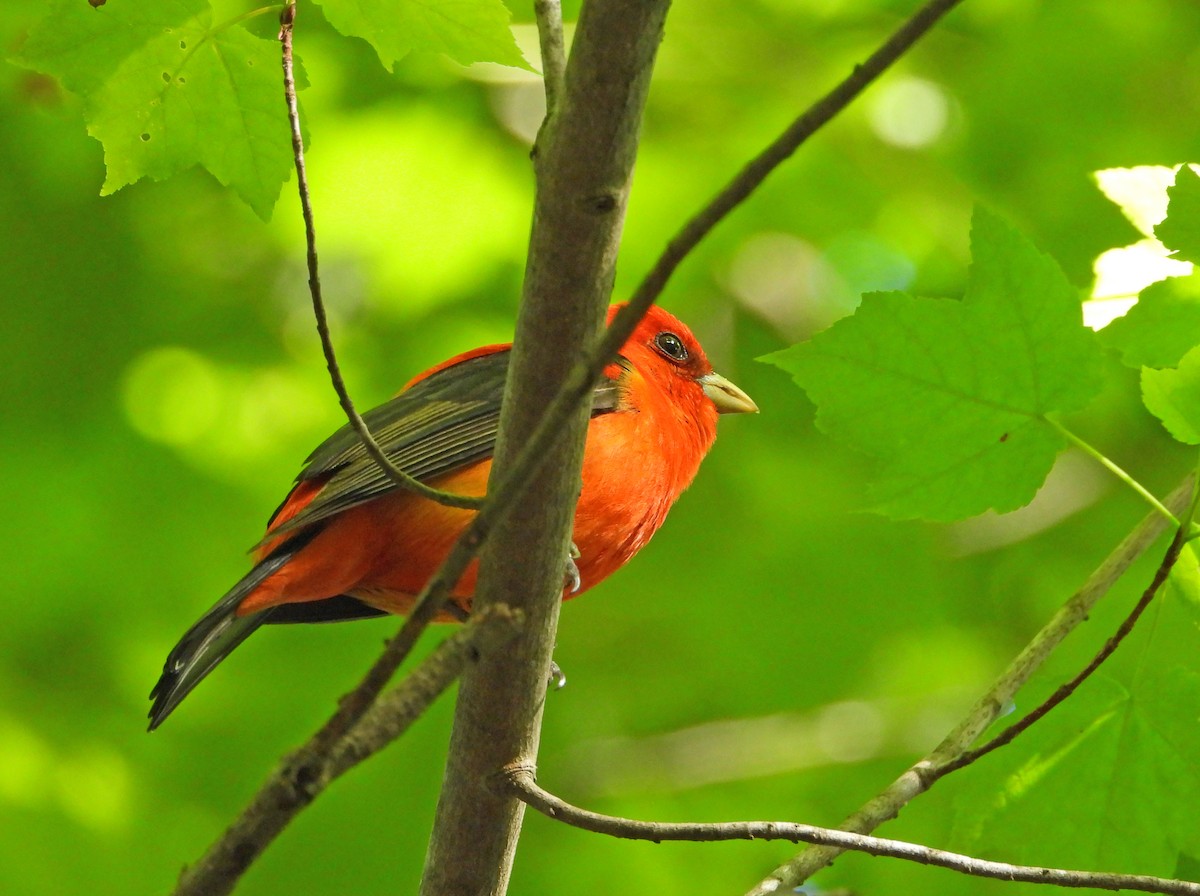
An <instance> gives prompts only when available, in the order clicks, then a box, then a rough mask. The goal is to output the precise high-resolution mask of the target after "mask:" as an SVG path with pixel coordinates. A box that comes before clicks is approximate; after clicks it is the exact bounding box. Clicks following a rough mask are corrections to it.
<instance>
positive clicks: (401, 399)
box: [150, 306, 757, 728]
mask: <svg viewBox="0 0 1200 896" xmlns="http://www.w3.org/2000/svg"><path fill="white" fill-rule="evenodd" d="M618 307H619V306H614V307H613V308H611V309H610V310H609V319H610V320H611V318H612V315H613V314H614V313H615V312H616V310H617V308H618ZM509 348H510V346H509V345H493V346H485V347H483V348H479V349H474V350H473V351H470V352H466V353H464V354H461V355H458V356H457V357H455V358H451V359H450V360H448V361H446V362H443V363H442V364H438V365H436V366H435V367H433V368H430V369H429V370H428V371H426V372H424V373H422V374H420V375H419V376H417V377H415V378H414V379H413V380H412V381H411V382H409V383H408V385H406V386H405V388H404V390H403V391H401V393H400V394H399V395H397V397H396V398H395V399H393V400H392V401H391V402H388V403H387V404H385V405H382V406H381V407H380V408H377V409H375V410H374V411H372V412H369V413H368V414H367V415H366V419H367V422H368V425H370V427H371V430H372V433H373V434H374V435H375V437H376V440H377V441H379V442H380V444H381V446H382V447H383V448H384V450H385V451H386V452H387V453H388V456H389V457H390V458H392V459H393V462H394V463H397V464H398V465H399V466H400V467H401V468H403V469H405V470H406V472H410V473H411V474H412V475H415V476H418V478H421V479H422V480H423V481H427V482H429V483H430V484H431V485H434V486H436V487H438V488H441V489H444V490H448V491H453V492H458V493H460V494H466V495H482V494H483V493H484V491H485V488H486V485H487V477H488V473H489V472H490V470H491V447H492V445H493V444H494V435H495V423H496V420H497V419H498V416H499V396H500V394H501V392H502V389H503V378H504V373H505V371H506V368H507V354H508V350H509ZM755 410H757V408H756V407H755V406H754V403H753V402H752V401H751V400H750V399H749V398H748V397H747V396H746V395H745V393H743V392H741V390H739V389H738V388H737V387H736V386H734V385H733V384H732V383H729V382H728V381H727V380H725V379H723V378H721V377H719V376H717V375H716V374H714V373H713V371H712V367H711V366H710V364H709V362H708V359H707V358H706V357H705V355H704V351H703V349H701V347H700V345H699V343H698V342H697V341H696V339H695V337H694V336H693V335H692V333H691V331H690V330H689V329H688V328H687V327H686V326H684V325H683V324H682V323H681V322H680V321H678V320H676V319H675V318H674V317H672V316H671V315H670V314H669V313H667V312H666V311H663V310H662V309H660V308H652V309H651V310H650V311H649V312H648V313H647V314H646V316H645V317H644V318H643V319H642V321H641V323H640V324H639V325H638V327H637V329H636V330H635V331H634V333H633V335H632V336H630V338H629V339H628V341H627V342H626V343H625V345H624V346H623V348H622V349H621V352H620V357H619V359H618V360H617V361H616V362H614V363H613V364H611V365H609V367H608V368H607V370H606V372H605V379H604V381H603V382H602V383H601V384H600V386H599V387H598V388H597V390H596V393H595V395H594V396H593V409H592V414H593V416H592V420H591V422H590V424H589V426H588V435H587V443H586V446H585V450H584V462H583V489H582V492H581V494H580V498H579V502H578V504H577V505H576V510H575V522H574V531H573V536H572V539H573V541H574V543H575V545H576V546H577V547H578V548H579V553H580V557H579V559H578V561H577V565H578V569H579V574H580V579H581V581H582V587H581V588H580V591H581V592H582V591H584V590H587V589H588V588H590V587H592V586H594V585H596V584H598V583H599V582H601V581H603V580H604V579H605V578H607V577H608V576H609V575H611V574H612V573H613V572H614V571H616V570H617V569H619V568H620V567H621V566H622V565H624V564H625V563H626V562H627V561H628V560H629V559H630V558H631V557H632V556H633V555H634V554H635V553H637V551H638V550H640V549H641V548H642V547H643V546H644V545H645V544H646V542H647V541H649V540H650V537H651V536H652V535H653V534H654V532H655V531H656V530H657V529H658V527H659V526H660V525H662V522H663V520H664V519H665V518H666V515H667V511H668V510H669V509H670V508H671V505H672V504H673V503H674V502H675V500H676V498H678V497H679V495H680V493H681V492H682V491H683V490H684V489H685V488H687V486H688V484H689V483H690V482H691V481H692V478H693V477H694V476H695V475H696V471H697V469H698V468H699V466H700V461H701V460H702V459H703V458H704V455H705V454H706V453H707V451H708V449H709V448H710V447H711V445H712V443H713V440H714V439H715V438H716V426H717V416H718V414H719V413H722V412H747V411H755ZM473 513H474V511H471V510H463V509H458V508H451V507H446V506H443V505H440V504H437V503H435V502H433V501H430V500H428V499H426V498H422V497H420V496H418V495H416V494H414V493H411V492H406V491H402V490H399V489H397V488H396V487H395V486H394V485H393V484H392V483H391V481H390V480H388V479H387V478H386V477H385V476H384V475H383V474H382V472H381V471H379V470H378V469H377V467H376V465H375V464H374V461H372V460H371V458H369V457H368V456H367V455H366V453H365V451H364V450H363V449H362V446H361V445H360V444H359V443H358V440H357V436H356V435H355V434H354V433H353V431H351V430H349V428H348V427H346V428H343V430H341V431H339V432H338V433H337V434H335V435H334V436H333V437H331V438H330V439H329V440H327V441H326V442H325V443H324V444H323V445H322V446H320V447H319V448H318V449H317V450H316V451H314V452H313V454H312V455H311V456H310V457H309V461H308V465H307V466H306V467H305V469H304V470H303V471H302V472H301V474H300V476H299V477H298V482H297V484H296V486H295V487H294V488H293V489H292V491H291V493H290V494H289V495H288V497H287V499H286V500H285V501H284V503H283V504H282V505H281V506H280V508H279V510H277V511H276V513H275V515H274V516H273V517H272V519H271V522H270V524H269V526H268V529H267V535H266V536H265V537H264V539H263V542H262V543H261V544H260V546H259V548H258V549H257V551H256V559H257V561H258V562H257V564H256V566H255V567H254V569H252V570H251V572H250V573H248V574H247V575H246V576H245V577H244V578H243V579H242V580H241V581H240V582H239V583H238V584H237V585H235V586H234V588H233V589H231V590H230V592H229V593H228V594H226V595H225V597H223V598H222V599H221V601H219V602H218V603H217V604H216V605H215V606H214V607H213V608H212V609H211V610H210V611H209V612H208V613H206V614H205V615H204V616H203V617H202V618H201V619H200V620H199V621H198V622H197V623H196V625H194V626H193V627H192V629H190V630H189V631H188V633H187V634H186V635H185V636H184V638H183V639H182V640H181V641H180V643H179V645H178V646H177V647H176V648H175V650H174V651H172V653H171V655H170V656H169V657H168V659H167V663H166V666H165V668H164V671H163V676H162V678H161V679H160V680H159V683H158V685H157V686H156V687H155V690H154V692H152V694H151V696H152V697H153V698H154V699H155V704H154V707H153V708H152V710H151V714H150V715H151V728H153V727H155V726H157V725H158V724H159V723H160V722H161V721H162V719H163V718H165V717H166V715H167V714H168V713H169V712H170V711H171V710H172V709H173V708H174V707H175V706H176V705H177V704H178V703H179V701H180V700H182V699H183V697H184V696H186V694H187V693H188V692H189V691H190V690H191V688H192V687H194V686H195V684H196V683H197V682H198V681H199V680H200V679H201V678H203V677H204V675H206V674H207V673H208V672H209V671H211V669H212V668H213V667H215V666H216V664H217V663H218V662H220V660H221V659H223V658H224V656H226V655H227V654H228V653H229V651H231V650H232V649H233V648H234V647H236V646H237V645H238V644H239V643H241V641H242V640H243V639H244V638H245V637H246V636H247V635H248V634H249V633H250V632H252V631H253V630H254V629H255V628H257V627H258V625H260V624H262V623H263V622H272V621H308V620H324V619H336V618H354V617H356V616H363V615H375V614H377V613H378V612H380V611H383V612H388V613H404V612H407V611H408V609H409V608H410V606H411V604H412V601H413V597H414V595H415V594H416V593H418V592H419V591H420V590H421V588H422V586H423V585H424V584H425V582H426V580H427V579H428V578H429V577H430V576H431V575H432V574H433V573H434V572H435V571H436V569H437V568H438V566H439V565H440V564H441V562H442V560H443V559H444V558H445V556H446V554H447V553H448V552H449V550H450V547H451V546H452V545H453V543H454V541H455V540H456V539H457V538H458V536H459V534H460V533H461V532H462V530H463V529H464V528H465V526H466V525H467V523H468V521H469V520H470V518H471V516H472V514H473ZM564 561H565V558H564ZM476 573H477V564H476V563H472V564H471V566H470V567H469V568H468V569H467V571H466V573H464V575H463V577H462V579H461V580H460V581H459V583H458V585H457V587H456V588H455V589H454V591H453V595H452V600H453V601H454V603H455V604H456V605H457V607H458V609H459V610H460V611H461V612H469V611H470V604H471V595H472V594H473V593H474V589H475V578H476ZM569 596H570V592H569V589H564V597H569Z"/></svg>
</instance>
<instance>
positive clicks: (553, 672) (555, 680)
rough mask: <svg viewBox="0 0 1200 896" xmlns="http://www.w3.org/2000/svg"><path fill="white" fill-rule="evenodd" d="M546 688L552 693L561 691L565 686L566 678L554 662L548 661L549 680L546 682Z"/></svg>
mask: <svg viewBox="0 0 1200 896" xmlns="http://www.w3.org/2000/svg"><path fill="white" fill-rule="evenodd" d="M546 686H547V687H549V688H550V689H551V690H554V691H561V690H562V689H563V688H564V687H566V686H567V676H566V675H564V674H563V670H562V669H561V668H559V665H558V663H556V662H554V660H551V661H550V680H549V681H547V682H546Z"/></svg>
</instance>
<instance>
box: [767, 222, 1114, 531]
mask: <svg viewBox="0 0 1200 896" xmlns="http://www.w3.org/2000/svg"><path fill="white" fill-rule="evenodd" d="M971 245H972V253H973V257H974V263H973V265H972V267H971V273H970V280H969V284H968V288H967V293H966V296H965V297H964V298H963V300H962V301H961V302H957V301H950V300H945V299H926V298H917V297H914V296H910V295H906V294H904V293H876V294H872V295H867V296H865V297H864V298H863V302H862V305H861V306H860V307H859V309H858V311H857V312H856V313H855V314H854V315H853V316H851V317H848V318H845V319H843V320H841V321H839V322H838V323H836V324H834V325H833V326H832V327H830V328H829V329H828V330H826V331H825V332H823V333H819V334H818V335H817V336H815V337H814V338H813V339H812V340H810V341H809V342H807V343H805V344H802V345H798V346H794V347H792V348H790V349H787V350H785V351H783V352H779V353H776V354H774V355H771V356H769V357H768V359H767V360H769V361H770V362H771V363H773V364H776V365H778V366H779V367H782V368H783V369H785V370H787V371H789V372H791V373H792V374H793V376H794V377H795V379H796V381H797V382H798V383H799V384H800V385H801V386H802V387H803V388H804V389H805V390H806V391H807V392H808V393H809V396H810V397H811V398H812V399H813V401H814V402H815V403H816V405H817V426H818V427H819V428H820V429H821V430H822V431H824V432H825V433H827V434H829V435H830V436H832V437H834V438H836V439H839V440H840V441H842V442H844V443H846V444H848V445H850V446H852V447H854V448H857V449H859V450H861V451H864V452H866V453H868V454H871V455H873V456H875V457H876V458H878V459H879V462H880V464H879V474H878V477H877V479H876V481H875V482H874V483H873V484H872V486H871V489H870V495H871V498H872V500H873V501H874V502H875V509H877V510H880V511H882V512H885V513H887V514H889V515H892V516H895V517H900V518H907V517H923V518H926V519H935V520H952V519H960V518H963V517H967V516H971V515H974V514H977V513H980V512H982V511H984V510H987V509H988V508H994V509H996V510H998V511H1005V510H1013V509H1015V508H1017V507H1020V506H1021V505H1023V504H1025V503H1027V502H1028V501H1029V500H1030V499H1031V498H1032V497H1033V495H1034V493H1035V492H1036V491H1037V488H1038V486H1039V485H1040V484H1041V483H1042V481H1043V480H1044V479H1045V476H1046V473H1047V472H1048V471H1049V469H1050V466H1051V465H1052V463H1053V461H1054V457H1055V455H1056V454H1057V452H1058V451H1059V450H1060V448H1061V447H1062V444H1063V441H1062V436H1061V435H1060V434H1059V432H1058V430H1056V429H1055V428H1054V427H1053V426H1051V425H1050V424H1048V423H1047V420H1046V415H1047V414H1051V413H1054V412H1062V411H1071V410H1075V409H1078V408H1080V407H1082V406H1083V405H1084V404H1085V403H1086V402H1087V401H1088V400H1089V399H1090V398H1091V397H1092V396H1093V395H1094V394H1095V392H1096V391H1097V390H1098V388H1099V363H1100V358H1101V353H1100V349H1099V347H1098V345H1097V343H1096V340H1095V339H1094V336H1093V334H1092V333H1091V331H1090V330H1087V329H1085V328H1084V327H1083V324H1082V316H1081V306H1080V302H1079V297H1078V295H1077V293H1076V291H1075V289H1074V288H1072V287H1071V285H1070V283H1068V282H1067V279H1066V277H1065V276H1064V275H1063V273H1062V270H1061V269H1060V268H1059V267H1058V265H1057V264H1056V263H1055V262H1054V261H1053V260H1052V259H1051V258H1049V257H1048V256H1046V255H1043V254H1042V253H1041V252H1039V251H1038V250H1037V249H1036V248H1035V247H1034V246H1033V245H1032V244H1030V243H1029V242H1028V241H1027V240H1026V239H1025V238H1024V237H1022V236H1021V235H1020V234H1019V233H1018V232H1017V231H1015V230H1014V229H1012V228H1011V227H1010V226H1009V225H1007V224H1005V223H1004V222H1003V221H1001V220H1000V219H999V218H997V217H996V216H995V215H992V214H990V213H988V212H986V211H984V210H982V209H979V210H977V211H976V213H975V218H974V222H973V226H972V230H971Z"/></svg>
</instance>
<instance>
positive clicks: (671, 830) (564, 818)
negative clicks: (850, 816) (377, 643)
mask: <svg viewBox="0 0 1200 896" xmlns="http://www.w3.org/2000/svg"><path fill="white" fill-rule="evenodd" d="M498 783H499V785H500V786H502V787H505V788H506V789H507V791H508V792H509V793H511V794H513V795H514V796H516V797H517V798H518V799H520V800H522V801H523V802H525V803H527V804H528V805H530V806H532V807H533V808H535V809H537V810H538V811H539V812H541V813H542V814H543V815H546V816H548V817H549V818H553V819H554V820H556V821H561V822H563V823H565V824H569V825H571V826H572V827H577V828H581V829H583V830H585V831H591V832H593V833H596V834H607V835H609V836H611V837H620V838H622V839H625V840H649V841H651V842H654V843H660V842H662V841H665V840H681V841H689V842H700V843H711V842H716V841H726V840H790V841H792V842H793V843H796V842H803V843H813V844H817V845H821V846H830V847H835V848H837V849H839V850H854V851H856V852H864V853H867V854H869V855H873V856H886V857H889V858H893V859H904V860H905V861H909V862H918V863H920V864H922V865H933V866H935V867H938V868H948V869H950V870H951V871H957V872H959V873H960V874H968V875H971V876H974V877H987V878H993V879H995V880H1008V881H1022V882H1025V883H1033V884H1051V885H1053V886H1058V887H1077V888H1087V889H1094V890H1140V891H1141V892H1143V893H1169V894H1188V896H1200V883H1191V882H1189V881H1182V880H1169V879H1166V878H1161V877H1151V876H1150V875H1144V874H1115V873H1109V872H1103V871H1072V870H1067V869H1063V868H1041V867H1037V866H1031V865H1010V864H1009V863H1007V862H992V861H988V860H987V859H977V858H975V857H973V856H967V855H962V854H960V853H953V852H946V851H945V850H941V849H933V848H931V847H928V846H922V845H920V844H918V843H908V842H906V841H903V840H886V839H883V838H880V837H870V836H867V835H865V834H854V833H849V832H847V831H837V830H832V829H830V828H819V827H815V826H813V825H810V824H798V823H796V822H790V821H729V822H716V823H700V822H682V823H678V822H659V821H636V820H634V819H631V818H618V817H617V816H614V815H601V814H600V813H598V812H590V811H588V810H587V809H580V808H579V807H577V806H572V805H571V804H570V803H567V802H565V801H563V800H562V799H560V798H558V797H556V796H555V795H554V794H552V793H550V792H548V791H547V790H545V789H543V788H542V787H540V786H538V784H537V782H536V781H535V779H534V773H533V770H532V769H530V768H528V767H524V766H510V767H509V768H506V769H504V771H503V773H502V775H501V776H500V777H499V779H498ZM780 892H785V891H783V890H782V889H781V890H780Z"/></svg>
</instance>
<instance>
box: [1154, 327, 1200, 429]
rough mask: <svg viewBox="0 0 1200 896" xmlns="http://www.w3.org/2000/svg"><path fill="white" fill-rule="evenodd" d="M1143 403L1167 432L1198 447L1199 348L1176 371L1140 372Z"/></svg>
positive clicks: (1188, 355) (1199, 414)
mask: <svg viewBox="0 0 1200 896" xmlns="http://www.w3.org/2000/svg"><path fill="white" fill-rule="evenodd" d="M1142 401H1143V402H1144V403H1145V405H1146V407H1147V408H1148V409H1149V411H1150V413H1152V414H1153V415H1154V416H1155V417H1157V418H1158V419H1159V420H1161V421H1162V424H1163V426H1165V427H1166V428H1167V432H1169V433H1170V434H1171V435H1173V436H1174V437H1175V438H1177V439H1178V440H1179V441H1181V442H1184V443H1186V444H1188V445H1200V345H1198V346H1196V347H1195V348H1193V349H1192V350H1191V351H1189V352H1188V353H1187V354H1186V355H1184V356H1183V358H1182V360H1180V362H1179V366H1178V367H1168V368H1166V369H1165V370H1155V369H1153V368H1151V367H1146V368H1143V369H1142Z"/></svg>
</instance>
